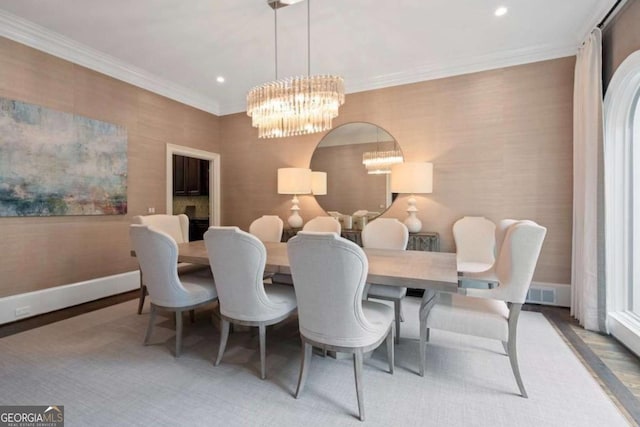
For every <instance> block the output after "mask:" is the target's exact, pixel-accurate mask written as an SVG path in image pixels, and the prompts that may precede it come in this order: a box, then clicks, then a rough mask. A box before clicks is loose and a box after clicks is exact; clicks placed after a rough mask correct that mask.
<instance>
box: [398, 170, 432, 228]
mask: <svg viewBox="0 0 640 427" xmlns="http://www.w3.org/2000/svg"><path fill="white" fill-rule="evenodd" d="M391 192H392V193H404V194H411V197H409V200H408V205H409V206H408V208H407V213H408V214H409V216H408V217H407V219H405V220H404V224H405V225H406V226H407V228H408V229H409V231H410V232H411V233H417V232H419V231H420V230H421V229H422V221H420V219H418V217H417V216H416V213H417V212H418V208H416V199H415V197H414V194H427V193H432V192H433V163H425V162H404V163H399V164H395V165H393V166H391Z"/></svg>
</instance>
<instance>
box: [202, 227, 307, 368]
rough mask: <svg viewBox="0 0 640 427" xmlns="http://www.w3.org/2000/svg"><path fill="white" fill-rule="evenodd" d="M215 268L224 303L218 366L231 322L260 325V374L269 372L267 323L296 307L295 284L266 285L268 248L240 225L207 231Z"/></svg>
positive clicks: (207, 245) (207, 241)
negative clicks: (263, 279)
mask: <svg viewBox="0 0 640 427" xmlns="http://www.w3.org/2000/svg"><path fill="white" fill-rule="evenodd" d="M204 242H205V245H206V247H207V253H208V255H209V262H210V265H211V271H212V272H213V275H214V277H215V278H216V288H217V289H218V302H219V304H220V317H221V323H222V325H221V328H220V347H219V349H218V357H217V359H216V361H215V364H216V366H217V365H219V364H220V362H221V361H222V356H223V354H224V351H225V348H226V346H227V339H228V338H229V325H230V323H234V324H237V325H244V326H257V327H258V333H259V338H260V378H262V379H265V378H266V376H267V367H266V348H265V347H266V334H267V332H266V331H267V329H266V327H267V326H269V325H273V324H275V323H278V322H281V321H282V320H284V319H286V318H287V317H289V316H290V315H291V314H293V312H294V311H295V310H296V297H295V294H294V291H293V288H291V287H290V286H283V285H269V284H267V285H266V286H265V284H264V282H263V281H262V277H263V274H264V267H265V263H266V261H267V250H266V248H265V247H264V244H263V243H262V242H261V241H260V239H258V238H257V237H255V236H253V235H251V234H249V233H246V232H244V231H242V230H240V229H239V228H238V227H210V228H209V230H208V231H207V232H206V233H204Z"/></svg>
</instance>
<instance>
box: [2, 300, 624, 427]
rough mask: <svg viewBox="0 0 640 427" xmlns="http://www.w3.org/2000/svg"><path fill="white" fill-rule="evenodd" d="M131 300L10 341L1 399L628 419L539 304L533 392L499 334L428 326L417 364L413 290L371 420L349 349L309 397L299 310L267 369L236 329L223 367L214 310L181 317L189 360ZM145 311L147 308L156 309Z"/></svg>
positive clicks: (117, 412)
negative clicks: (491, 336)
mask: <svg viewBox="0 0 640 427" xmlns="http://www.w3.org/2000/svg"><path fill="white" fill-rule="evenodd" d="M136 305H137V300H136V301H130V302H126V303H123V304H119V305H116V306H112V307H108V308H105V309H102V310H98V311H95V312H91V313H87V314H84V315H81V316H78V317H75V318H71V319H67V320H64V321H61V322H58V323H54V324H51V325H48V326H44V327H41V328H38V329H34V330H31V331H27V332H24V333H21V334H17V335H13V336H9V337H6V338H2V339H0V404H3V405H14V404H15V405H18V404H19V405H27V404H38V405H52V404H58V405H64V406H65V418H66V425H67V426H137V425H139V426H152V425H154V426H200V425H209V426H210V425H215V426H218V425H224V426H300V425H304V426H343V425H359V426H361V425H372V426H374V425H375V426H377V425H381V426H491V427H499V426H505V427H506V426H509V427H511V426H563V427H566V426H603V425H607V426H621V425H627V422H626V420H625V418H624V417H623V416H622V415H621V414H620V412H619V411H618V410H617V408H616V407H615V406H614V404H613V403H612V402H611V401H610V400H609V398H608V397H607V396H606V394H605V393H604V392H603V391H602V389H601V388H600V386H599V385H598V384H597V383H596V381H595V380H594V379H593V378H592V376H591V375H590V374H589V372H587V370H586V369H585V368H584V366H583V365H582V364H581V363H580V362H579V361H578V359H577V358H576V356H575V355H574V354H573V353H572V351H571V350H570V349H569V348H568V347H567V345H566V344H565V343H564V342H563V340H562V339H561V338H560V336H558V334H557V333H556V331H555V330H554V329H553V327H552V326H551V325H550V324H549V323H548V322H547V320H546V319H545V318H544V316H542V315H541V314H540V313H532V312H523V313H522V315H521V320H520V325H519V331H518V332H519V337H518V345H519V356H520V367H521V371H522V376H523V379H524V382H525V385H526V387H527V391H528V393H529V399H523V398H522V397H520V396H519V394H518V389H517V386H516V383H515V380H514V378H513V375H512V373H511V368H510V366H509V359H508V358H507V357H506V356H505V355H504V353H503V350H502V345H501V344H500V343H499V342H497V341H491V340H484V339H480V338H473V337H467V336H462V335H456V334H451V333H447V332H442V331H432V334H431V344H429V345H428V347H427V358H428V361H427V372H426V375H425V377H424V378H423V377H420V376H418V375H417V374H416V372H417V360H418V342H417V337H418V318H417V311H418V305H419V300H418V299H414V298H407V299H406V303H405V304H404V313H405V318H406V321H405V322H403V324H402V339H401V343H400V344H399V345H398V346H396V372H395V374H394V375H390V374H389V373H388V372H387V371H386V370H387V361H386V352H385V349H384V345H383V346H382V347H381V348H380V349H379V350H377V351H376V352H375V353H374V354H373V355H372V357H371V358H370V359H368V360H366V361H365V369H364V380H363V381H364V398H365V409H366V417H367V419H366V421H365V422H364V424H363V423H361V422H360V421H358V420H357V419H356V416H357V404H356V395H355V386H354V379H353V365H352V362H351V360H350V359H342V360H335V359H332V358H322V357H321V356H316V355H314V357H313V359H312V363H311V369H310V372H309V377H308V380H307V385H306V388H305V390H304V392H303V394H302V396H301V398H300V399H297V400H296V399H294V398H293V393H294V391H295V387H296V384H297V379H298V369H299V363H300V343H299V339H298V331H297V319H296V318H293V319H291V320H289V321H287V322H285V323H284V324H281V325H279V326H277V327H275V328H273V329H269V330H268V332H267V366H268V371H267V379H266V380H264V381H262V380H260V379H259V378H258V372H259V367H260V362H259V356H258V352H257V347H258V337H257V335H256V334H252V333H250V332H238V333H233V334H231V336H230V338H229V343H228V346H227V352H226V354H225V357H224V359H223V361H222V364H221V365H220V366H217V367H215V366H213V364H212V359H213V357H214V354H216V352H217V349H218V338H219V335H218V329H217V325H216V326H215V327H214V326H212V324H211V316H210V315H211V310H209V311H207V310H204V311H200V312H199V313H198V318H197V321H196V323H195V324H190V323H189V322H188V320H187V319H186V318H185V339H184V348H183V353H182V356H181V357H180V358H179V359H175V358H174V357H173V355H172V351H173V348H174V344H175V341H174V339H173V322H172V321H170V320H169V318H168V317H167V318H165V317H161V316H159V317H158V326H157V327H156V330H155V333H154V336H153V337H152V342H153V343H156V344H155V345H150V346H146V347H145V346H143V345H142V337H143V335H144V331H145V327H146V323H147V320H148V314H147V313H144V314H143V315H141V316H140V315H137V314H136ZM147 311H148V309H147Z"/></svg>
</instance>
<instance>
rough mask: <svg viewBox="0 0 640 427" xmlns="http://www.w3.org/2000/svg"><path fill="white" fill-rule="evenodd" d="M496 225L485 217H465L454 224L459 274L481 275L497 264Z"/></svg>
mask: <svg viewBox="0 0 640 427" xmlns="http://www.w3.org/2000/svg"><path fill="white" fill-rule="evenodd" d="M495 231H496V225H495V224H494V223H493V222H492V221H490V220H488V219H487V218H485V217H483V216H465V217H463V218H460V219H459V220H457V221H456V222H455V223H454V224H453V239H454V240H455V243H456V262H457V265H458V273H460V274H461V275H465V273H479V272H481V271H486V270H488V269H490V268H491V266H492V265H493V263H494V262H495V253H496V252H495V248H496V238H495Z"/></svg>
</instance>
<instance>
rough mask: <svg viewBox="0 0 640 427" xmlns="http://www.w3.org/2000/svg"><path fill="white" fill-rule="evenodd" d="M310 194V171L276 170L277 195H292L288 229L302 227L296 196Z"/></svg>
mask: <svg viewBox="0 0 640 427" xmlns="http://www.w3.org/2000/svg"><path fill="white" fill-rule="evenodd" d="M310 192H311V169H305V168H279V169H278V194H292V195H293V199H291V216H289V218H288V219H287V222H288V224H289V227H291V228H300V227H302V217H301V216H300V213H299V211H300V201H299V200H298V194H309V193H310Z"/></svg>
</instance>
